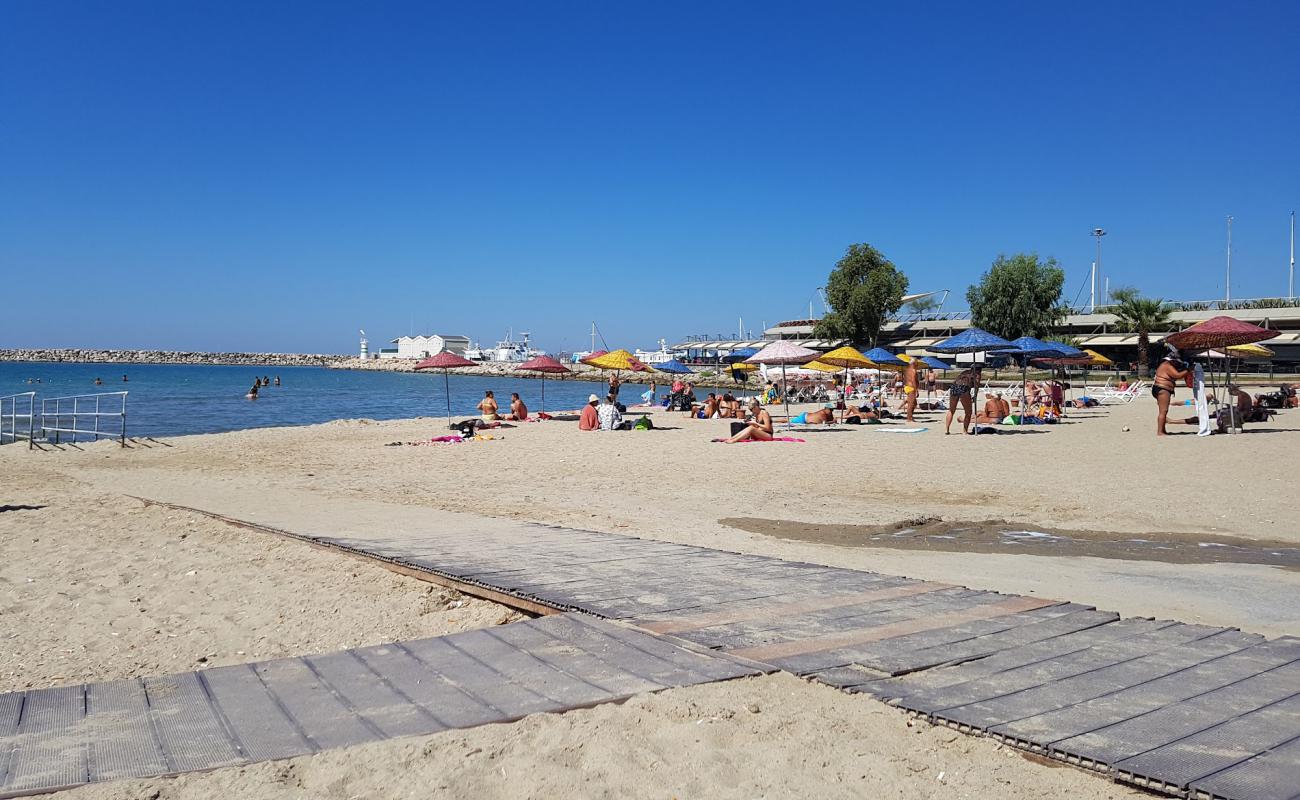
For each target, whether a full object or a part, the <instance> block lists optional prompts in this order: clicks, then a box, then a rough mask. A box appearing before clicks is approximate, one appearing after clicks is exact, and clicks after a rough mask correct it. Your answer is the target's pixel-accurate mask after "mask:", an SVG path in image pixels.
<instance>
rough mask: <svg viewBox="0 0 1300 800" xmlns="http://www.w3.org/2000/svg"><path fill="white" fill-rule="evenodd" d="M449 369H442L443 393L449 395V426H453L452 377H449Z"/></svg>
mask: <svg viewBox="0 0 1300 800" xmlns="http://www.w3.org/2000/svg"><path fill="white" fill-rule="evenodd" d="M447 374H448V370H446V369H444V370H443V371H442V393H443V394H445V395H446V396H447V427H448V428H450V427H451V378H448V377H447Z"/></svg>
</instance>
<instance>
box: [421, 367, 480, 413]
mask: <svg viewBox="0 0 1300 800" xmlns="http://www.w3.org/2000/svg"><path fill="white" fill-rule="evenodd" d="M477 366H478V364H476V363H475V362H473V361H470V360H469V359H468V358H461V357H460V356H458V355H456V354H455V353H453V352H451V351H450V350H443V351H442V352H441V353H438V354H437V355H435V356H432V357H430V358H426V359H424V360H423V361H421V362H420V363H418V364H416V365H415V368H416V370H426V369H440V370H442V386H443V393H444V394H446V395H447V425H448V426H450V425H451V379H450V378H448V377H447V373H448V371H450V370H453V369H459V368H461V367H477Z"/></svg>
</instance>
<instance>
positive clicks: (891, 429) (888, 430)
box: [875, 425, 930, 433]
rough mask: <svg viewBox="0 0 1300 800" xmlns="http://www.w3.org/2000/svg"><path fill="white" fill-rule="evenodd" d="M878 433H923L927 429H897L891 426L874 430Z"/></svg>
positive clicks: (883, 426)
mask: <svg viewBox="0 0 1300 800" xmlns="http://www.w3.org/2000/svg"><path fill="white" fill-rule="evenodd" d="M875 430H876V431H878V432H880V433H925V432H926V431H928V430H930V429H929V428H898V427H895V426H893V425H882V426H880V427H879V428H876V429H875Z"/></svg>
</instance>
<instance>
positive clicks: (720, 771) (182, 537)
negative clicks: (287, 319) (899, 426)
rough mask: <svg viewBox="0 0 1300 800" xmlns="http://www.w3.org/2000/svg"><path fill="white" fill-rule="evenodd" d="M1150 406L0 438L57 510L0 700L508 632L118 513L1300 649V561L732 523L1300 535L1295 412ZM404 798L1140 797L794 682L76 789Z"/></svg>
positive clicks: (10, 645)
mask: <svg viewBox="0 0 1300 800" xmlns="http://www.w3.org/2000/svg"><path fill="white" fill-rule="evenodd" d="M1153 415H1154V406H1153V404H1152V402H1151V401H1150V399H1149V398H1145V397H1144V398H1140V399H1139V400H1137V401H1135V402H1134V403H1133V404H1131V405H1128V406H1119V407H1113V408H1110V409H1105V410H1102V411H1086V412H1077V413H1076V414H1075V415H1073V416H1072V417H1071V418H1070V419H1069V420H1068V424H1062V425H1058V426H1054V427H1051V428H1029V429H1025V430H1026V432H1024V433H1014V434H1008V435H1002V436H981V437H961V436H957V435H953V436H949V437H944V436H943V432H942V417H941V416H939V417H937V418H936V417H934V416H933V415H925V416H926V417H927V418H928V419H927V421H926V422H924V423H922V424H925V425H928V426H929V427H930V430H928V431H927V432H925V433H921V434H915V435H910V434H909V435H886V434H884V433H882V432H880V431H878V430H873V429H871V428H859V429H849V430H845V431H835V432H831V431H814V432H809V433H806V434H799V435H800V436H802V437H803V438H805V439H806V440H807V441H806V443H802V444H752V445H719V444H711V443H709V441H708V440H709V439H711V438H713V437H715V436H718V435H721V434H722V433H724V432H725V429H726V425H727V423H726V422H723V421H695V420H686V419H683V418H682V417H681V415H679V414H672V415H669V414H666V413H663V412H659V413H656V414H655V415H654V417H653V418H654V419H655V420H656V423H657V424H658V425H659V426H660V427H661V428H664V427H669V428H674V429H673V430H656V431H653V432H620V433H580V432H579V431H577V429H576V424H575V423H570V422H554V421H553V422H548V423H539V424H527V425H520V426H518V427H517V428H513V429H508V430H503V431H498V432H496V434H495V435H496V436H498V437H500V438H497V439H494V440H492V441H481V442H472V443H467V444H459V445H446V446H429V447H409V446H400V447H385V446H384V445H385V444H386V443H389V442H394V441H414V440H417V439H420V438H428V437H429V436H431V435H439V434H441V433H443V430H442V429H441V425H442V424H441V423H439V422H437V421H435V420H413V421H399V422H385V423H368V422H364V421H353V422H340V423H331V424H327V425H320V426H314V427H309V428H288V429H270V430H258V431H242V432H237V433H230V434H221V435H215V436H198V437H187V438H178V439H174V440H170V441H169V442H167V444H168V445H170V446H163V445H159V444H153V445H152V446H151V447H147V448H146V447H136V448H133V449H128V450H122V449H119V448H118V447H117V446H116V445H114V444H110V443H100V444H97V445H92V446H85V447H84V448H83V449H81V450H65V451H62V452H46V453H31V452H28V451H27V450H26V449H25V448H23V447H21V446H19V447H14V446H6V447H4V448H0V467H2V468H4V469H5V474H6V481H5V485H6V492H5V496H4V497H3V498H0V502H3V503H6V504H9V505H14V504H27V505H45V506H46V507H45V508H40V509H36V510H13V511H5V512H4V513H0V641H3V645H4V646H3V648H0V690H12V689H16V688H21V687H25V686H47V685H54V684H61V683H72V682H78V681H86V680H95V679H109V678H115V677H122V676H127V675H146V674H158V673H165V672H173V671H180V670H185V669H192V668H196V667H199V666H203V665H215V664H227V663H235V662H240V661H247V660H253V659H257V658H270V657H275V656H282V655H290V654H299V653H310V652H324V651H330V650H336V649H339V648H341V647H347V646H352V645H358V644H367V643H375V642H380V641H386V640H393V639H402V638H414V637H418V636H429V635H437V634H440V633H446V632H450V631H454V630H463V629H466V628H471V627H479V626H483V625H491V624H497V623H500V622H504V621H507V620H509V619H511V618H513V617H512V614H511V613H510V612H508V611H506V610H505V609H502V608H501V607H499V606H495V605H493V604H490V603H486V602H483V601H476V600H471V599H464V598H459V597H457V596H454V595H453V593H450V592H446V591H444V590H441V589H439V588H437V587H431V586H430V585H429V584H426V583H423V582H420V581H418V580H415V579H411V578H405V577H401V576H397V575H394V574H392V573H390V572H388V571H386V570H384V569H382V568H381V567H379V566H377V565H374V564H370V563H366V562H364V561H359V560H356V559H351V558H348V557H345V556H343V555H340V554H335V553H330V552H324V551H319V550H315V549H312V548H310V547H308V546H306V545H303V544H299V543H297V542H292V541H287V540H283V539H279V538H276V537H271V536H269V535H265V534H259V533H255V532H252V531H248V530H244V529H240V528H235V527H231V526H228V525H225V524H223V523H220V522H216V521H214V520H210V519H207V518H204V517H199V516H196V515H193V514H189V513H185V512H179V511H171V510H167V509H164V508H160V507H157V506H148V507H146V506H145V505H144V504H143V503H141V502H139V501H137V500H133V499H130V498H128V497H127V496H126V495H138V496H142V497H149V498H153V499H159V500H164V501H169V502H175V503H180V504H184V505H190V506H195V507H201V508H205V509H209V510H212V511H217V512H220V513H224V514H228V515H230V516H235V517H240V518H243V519H248V520H252V521H258V522H263V523H266V524H272V525H276V526H279V527H283V528H288V529H293V530H302V531H310V532H314V533H330V532H335V533H344V532H346V530H348V529H349V527H351V528H357V529H374V527H375V526H378V525H385V524H391V525H402V526H406V527H410V526H417V525H421V524H425V525H430V524H439V523H443V524H446V523H447V522H448V520H449V517H448V516H447V514H446V512H448V511H454V512H462V513H465V512H467V513H471V514H473V515H475V516H474V517H471V518H469V519H470V520H471V521H473V522H475V524H481V525H492V524H504V523H502V522H500V521H493V520H491V519H485V518H486V517H496V518H501V519H506V520H529V521H538V522H545V523H554V524H562V525H568V526H572V527H581V528H589V529H596V530H604V531H612V532H616V533H630V534H635V535H639V536H648V537H656V538H663V539H671V540H674V541H680V542H687V543H692V544H700V545H705V546H711V547H721V548H726V549H734V550H742V551H746V552H754V553H762V554H767V555H774V556H779V557H787V558H798V559H802V560H809V561H817V562H822V563H827V564H835V565H842V566H850V567H858V568H864V569H874V570H879V571H882V572H888V573H894V574H903V575H910V576H913V577H918V578H929V579H935V580H942V581H947V582H956V583H962V584H965V585H969V586H973V587H978V588H987V589H996V590H1001V591H1008V592H1019V593H1026V594H1029V593H1034V594H1039V595H1043V596H1051V597H1057V598H1062V599H1069V600H1073V601H1076V602H1085V603H1091V604H1094V605H1097V606H1100V607H1103V608H1109V609H1114V610H1117V611H1120V612H1122V613H1124V614H1126V615H1141V616H1155V617H1173V618H1177V619H1181V620H1183V621H1187V622H1205V623H1211V624H1217V625H1233V626H1240V627H1243V628H1245V629H1248V630H1253V631H1259V632H1262V633H1266V634H1269V635H1280V634H1284V633H1291V634H1296V633H1300V627H1298V626H1297V623H1296V620H1297V619H1300V600H1298V599H1297V598H1300V593H1298V592H1297V591H1296V590H1297V589H1300V573H1298V572H1296V571H1294V570H1284V569H1279V568H1276V567H1265V566H1260V565H1255V564H1178V563H1165V562H1162V561H1148V560H1141V561H1133V560H1118V559H1103V558H1093V557H1054V556H1043V555H1015V554H1007V553H998V554H987V553H982V554H970V553H954V552H930V551H926V550H923V549H922V550H915V549H914V550H890V549H884V548H881V547H875V546H852V547H846V546H829V545H824V544H817V543H814V542H808V541H791V540H784V539H778V538H773V537H770V536H765V535H762V534H756V533H748V532H745V531H742V530H739V529H736V528H733V527H728V526H725V525H722V524H720V523H719V520H720V519H723V518H727V517H759V518H763V519H768V520H793V521H803V522H817V523H890V522H897V521H900V520H903V519H906V518H912V517H921V516H941V517H945V518H952V519H968V520H988V519H1007V520H1010V521H1012V522H1014V523H1015V524H1017V525H1023V526H1033V525H1044V526H1051V527H1054V528H1062V529H1076V530H1090V531H1117V532H1122V533H1130V534H1133V536H1134V538H1140V534H1141V533H1142V532H1145V531H1157V532H1164V533H1183V534H1194V535H1196V536H1203V537H1204V540H1205V542H1206V543H1207V544H1214V543H1233V542H1234V541H1235V540H1234V539H1231V538H1227V537H1243V538H1257V539H1268V540H1281V541H1283V542H1294V543H1297V544H1300V525H1297V522H1300V512H1298V511H1297V510H1296V509H1297V507H1298V506H1297V504H1296V503H1295V498H1294V496H1293V492H1294V489H1293V487H1294V478H1293V476H1294V458H1295V453H1296V452H1297V450H1296V444H1297V442H1300V438H1298V437H1300V412H1295V411H1291V412H1283V414H1282V415H1281V416H1280V417H1278V418H1277V421H1276V422H1275V423H1274V424H1272V425H1269V426H1252V427H1254V428H1257V429H1258V430H1259V432H1256V433H1248V434H1245V435H1241V436H1216V437H1211V438H1210V439H1208V440H1207V439H1197V438H1196V437H1195V436H1192V435H1180V436H1175V437H1171V438H1169V439H1167V440H1164V441H1157V440H1156V439H1155V438H1154V436H1153V435H1152V431H1151V428H1152V427H1153ZM1126 426H1127V427H1130V428H1131V429H1132V430H1130V431H1129V432H1124V431H1123V428H1124V427H1126ZM954 428H955V429H956V428H957V426H956V425H954ZM1175 430H1179V431H1181V430H1183V427H1182V426H1178V427H1176V428H1175ZM1187 430H1191V429H1190V428H1188V429H1187ZM459 521H460V522H461V523H463V522H464V521H465V518H460V520H459ZM471 529H472V528H471ZM862 544H867V543H866V542H864V543H862ZM1034 552H1041V551H1034ZM458 604H459V605H458ZM199 659H205V660H204V661H200V660H199ZM751 706H752V707H754V708H758V709H759V712H758V713H754V712H752V711H750V710H749V708H750V707H751ZM940 772H943V773H944V777H943V778H942V780H941V779H940V778H939V777H938V776H939V773H940ZM412 787H421V789H422V790H427V793H430V794H435V795H436V794H444V795H447V796H470V795H474V796H488V797H492V796H497V797H514V796H557V795H561V794H563V795H568V796H574V797H602V796H606V797H625V796H638V797H671V796H679V797H684V796H703V795H708V796H736V797H753V796H761V795H768V796H788V795H794V794H801V795H805V796H832V797H833V796H896V797H930V796H970V797H983V796H991V795H993V794H997V795H998V796H1001V797H1005V798H1035V797H1045V796H1067V795H1068V796H1073V797H1087V798H1091V797H1112V796H1126V795H1127V794H1128V793H1127V792H1125V791H1124V790H1122V789H1120V788H1119V787H1115V786H1112V785H1110V784H1108V783H1106V782H1105V781H1103V780H1100V779H1098V778H1096V777H1094V776H1091V775H1086V774H1083V773H1080V772H1077V771H1075V770H1073V769H1069V768H1049V767H1044V766H1040V765H1037V764H1034V763H1030V762H1029V761H1026V760H1025V759H1023V758H1021V757H1020V756H1019V755H1017V754H1015V753H1014V752H1013V751H1010V750H1007V749H1005V748H998V747H996V746H995V745H994V744H993V743H992V742H989V741H981V740H977V739H973V738H970V737H965V736H958V735H957V734H955V733H952V732H950V731H947V730H945V729H937V728H931V727H930V726H928V725H924V724H917V725H915V726H913V727H908V726H907V724H906V718H905V717H904V716H903V715H902V714H901V713H900V712H897V711H895V710H893V709H889V708H887V707H885V706H883V705H881V704H878V703H876V702H874V701H871V700H868V699H866V698H862V697H854V696H848V695H844V694H841V693H839V692H838V691H835V690H832V689H829V688H826V687H822V686H817V685H813V684H809V683H806V682H803V681H801V680H798V679H796V678H793V677H791V676H788V675H777V676H771V677H767V678H762V679H755V680H747V681H741V682H733V683H731V684H726V685H713V686H704V687H696V688H692V689H684V690H674V691H669V692H664V693H662V694H659V695H655V696H650V697H640V698H636V699H634V700H633V701H630V702H628V703H626V704H623V705H620V706H608V707H601V708H596V709H591V710H585V711H578V712H572V713H569V714H564V715H540V716H534V717H530V718H528V719H525V720H523V721H521V722H518V723H514V724H510V725H494V726H489V727H486V728H482V729H477V730H472V731H464V732H452V733H443V734H438V735H436V736H432V737H427V738H423V739H413V740H403V741H394V742H386V743H380V744H376V745H372V746H368V747H366V748H359V749H356V750H350V751H344V752H334V753H325V754H321V755H318V756H314V757H308V758H302V759H296V760H294V761H292V762H287V763H276V764H262V765H255V766H252V767H247V768H242V769H230V770H219V771H217V772H214V773H210V774H205V775H193V776H185V777H181V778H178V779H174V780H162V781H144V782H134V783H130V784H110V785H105V786H99V787H88V788H86V789H82V790H77V791H76V792H73V793H71V794H70V795H68V796H69V797H75V796H88V797H121V796H136V795H140V796H161V797H177V798H182V797H183V798H203V797H228V796H240V797H267V798H271V797H298V796H312V797H331V798H332V797H338V798H347V797H353V796H365V797H398V796H407V794H408V792H409V791H410V789H411V788H412ZM155 791H157V792H160V794H155Z"/></svg>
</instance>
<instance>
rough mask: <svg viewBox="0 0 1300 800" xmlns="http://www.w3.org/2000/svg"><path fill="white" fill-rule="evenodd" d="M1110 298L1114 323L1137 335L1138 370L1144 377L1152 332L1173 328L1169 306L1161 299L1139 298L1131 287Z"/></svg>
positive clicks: (1115, 293) (1116, 291) (1119, 290)
mask: <svg viewBox="0 0 1300 800" xmlns="http://www.w3.org/2000/svg"><path fill="white" fill-rule="evenodd" d="M1111 297H1112V298H1113V299H1114V300H1115V305H1114V306H1113V307H1112V308H1111V309H1109V310H1110V311H1111V312H1112V313H1113V314H1114V315H1115V316H1116V317H1118V319H1117V320H1116V322H1117V323H1118V324H1119V325H1122V326H1124V327H1125V328H1127V329H1129V330H1131V331H1133V332H1135V333H1137V335H1138V368H1139V369H1140V370H1141V371H1142V374H1143V375H1145V374H1146V371H1147V365H1148V364H1149V363H1150V362H1149V361H1148V360H1147V359H1148V353H1149V351H1150V349H1151V333H1152V331H1166V330H1169V329H1170V328H1172V327H1173V326H1174V323H1173V320H1172V319H1170V318H1169V311H1170V309H1169V306H1168V305H1167V304H1166V303H1165V301H1164V300H1163V299H1160V298H1156V299H1154V300H1153V299H1151V298H1149V297H1143V296H1141V295H1140V294H1138V290H1137V289H1134V288H1132V287H1124V288H1121V289H1116V290H1115V291H1113V292H1111Z"/></svg>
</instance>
